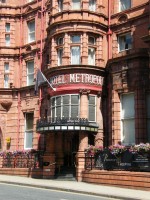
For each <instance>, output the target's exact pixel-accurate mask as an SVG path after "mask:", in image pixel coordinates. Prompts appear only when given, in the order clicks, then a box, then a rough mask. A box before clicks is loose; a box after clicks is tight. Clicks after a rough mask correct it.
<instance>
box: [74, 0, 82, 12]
mask: <svg viewBox="0 0 150 200" xmlns="http://www.w3.org/2000/svg"><path fill="white" fill-rule="evenodd" d="M75 1H79V2H75ZM77 3H79V5H78V6H77V5H75V4H77ZM76 6H77V7H76ZM72 10H81V0H72Z"/></svg>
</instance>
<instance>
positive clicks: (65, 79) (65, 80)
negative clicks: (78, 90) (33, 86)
mask: <svg viewBox="0 0 150 200" xmlns="http://www.w3.org/2000/svg"><path fill="white" fill-rule="evenodd" d="M50 83H51V84H52V85H62V84H73V83H75V84H77V83H83V84H93V85H100V86H102V85H103V77H102V76H97V75H94V74H81V73H74V74H62V75H58V76H53V77H51V78H50Z"/></svg>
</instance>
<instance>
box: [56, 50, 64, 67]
mask: <svg viewBox="0 0 150 200" xmlns="http://www.w3.org/2000/svg"><path fill="white" fill-rule="evenodd" d="M57 56H58V66H60V65H62V56H63V48H59V49H58V50H57Z"/></svg>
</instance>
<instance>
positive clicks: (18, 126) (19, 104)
mask: <svg viewBox="0 0 150 200" xmlns="http://www.w3.org/2000/svg"><path fill="white" fill-rule="evenodd" d="M22 6H23V1H22V5H21V18H20V48H19V83H18V84H19V85H18V88H19V90H18V106H17V107H18V121H17V141H16V142H17V144H16V149H17V150H18V149H19V134H20V113H21V95H20V87H21V78H22V74H21V71H22V55H21V54H22V39H23V38H22V33H23V32H22V23H23V17H22Z"/></svg>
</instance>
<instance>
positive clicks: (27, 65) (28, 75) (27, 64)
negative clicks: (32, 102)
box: [26, 60, 34, 86]
mask: <svg viewBox="0 0 150 200" xmlns="http://www.w3.org/2000/svg"><path fill="white" fill-rule="evenodd" d="M29 63H33V66H32V67H33V72H32V73H28V72H29ZM26 71H27V73H26V75H27V79H26V80H27V86H31V85H34V60H29V61H27V62H26ZM30 76H33V78H32V80H33V84H29V83H30V82H31V81H32V80H29V79H30V78H29V77H30Z"/></svg>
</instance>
